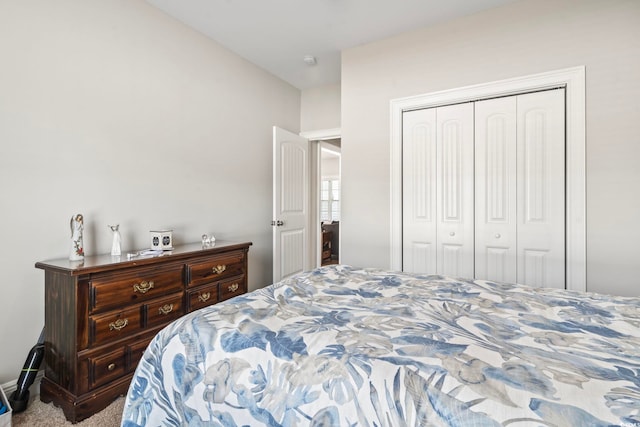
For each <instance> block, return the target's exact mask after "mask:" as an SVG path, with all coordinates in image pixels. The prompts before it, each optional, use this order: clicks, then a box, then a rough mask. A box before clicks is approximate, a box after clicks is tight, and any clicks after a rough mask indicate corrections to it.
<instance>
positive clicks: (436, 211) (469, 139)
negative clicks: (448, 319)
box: [402, 103, 474, 277]
mask: <svg viewBox="0 0 640 427" xmlns="http://www.w3.org/2000/svg"><path fill="white" fill-rule="evenodd" d="M402 152H403V172H402V175H403V182H402V185H403V190H402V198H403V211H402V212H403V223H402V227H403V230H402V234H403V239H402V241H403V270H404V271H409V272H418V273H431V274H434V273H437V274H444V275H449V276H459V277H473V276H474V253H473V252H474V245H473V241H474V240H473V239H474V234H473V226H474V224H473V221H474V220H473V191H474V190H473V104H470V103H467V104H459V105H451V106H445V107H438V108H429V109H423V110H416V111H411V112H406V113H404V114H403V148H402Z"/></svg>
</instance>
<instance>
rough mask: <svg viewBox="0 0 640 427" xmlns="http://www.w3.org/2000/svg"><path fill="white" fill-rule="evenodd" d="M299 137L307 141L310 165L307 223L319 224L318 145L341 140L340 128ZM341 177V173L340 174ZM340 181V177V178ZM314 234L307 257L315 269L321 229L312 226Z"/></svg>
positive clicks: (318, 261)
mask: <svg viewBox="0 0 640 427" xmlns="http://www.w3.org/2000/svg"><path fill="white" fill-rule="evenodd" d="M300 136H301V137H303V138H307V139H308V140H309V143H310V144H309V157H310V159H311V165H310V169H309V174H310V185H311V188H310V191H309V198H310V200H309V202H310V203H309V213H310V214H309V221H310V222H311V224H316V225H318V224H320V203H319V200H320V181H321V180H320V172H321V170H320V143H321V142H322V141H324V140H327V139H338V138H342V129H341V128H331V129H320V130H313V131H305V132H300ZM340 175H341V176H342V173H341V174H340ZM340 179H342V177H341V178H340ZM313 229H314V230H315V233H313V232H312V233H310V235H309V245H310V248H309V257H310V258H311V259H312V260H314V262H315V267H320V265H321V256H320V255H321V251H319V250H318V248H319V246H320V242H321V241H322V240H321V239H322V229H321V227H319V226H318V227H316V226H314V228H313Z"/></svg>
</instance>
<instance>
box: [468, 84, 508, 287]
mask: <svg viewBox="0 0 640 427" xmlns="http://www.w3.org/2000/svg"><path fill="white" fill-rule="evenodd" d="M475 121H476V130H475V134H476V141H475V143H476V155H475V164H476V195H475V197H476V227H475V228H476V242H475V245H476V259H475V262H476V277H477V278H479V279H487V280H495V281H502V282H515V281H516V280H517V273H516V256H517V250H516V244H517V234H516V202H517V199H516V179H517V176H516V97H515V96H509V97H504V98H495V99H489V100H486V101H478V102H476V103H475Z"/></svg>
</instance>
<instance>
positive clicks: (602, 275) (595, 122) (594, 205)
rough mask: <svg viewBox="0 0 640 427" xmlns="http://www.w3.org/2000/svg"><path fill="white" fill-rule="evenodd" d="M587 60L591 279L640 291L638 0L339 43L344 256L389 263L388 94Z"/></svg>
mask: <svg viewBox="0 0 640 427" xmlns="http://www.w3.org/2000/svg"><path fill="white" fill-rule="evenodd" d="M579 65H584V66H586V80H587V81H586V96H587V106H586V119H587V126H586V128H587V129H586V132H587V133H586V135H587V142H586V143H587V147H586V152H587V165H586V170H587V212H586V215H587V288H588V290H589V291H595V292H603V293H613V294H620V295H640V281H639V279H638V278H639V277H640V262H639V261H640V258H639V256H638V249H637V242H638V241H640V196H639V194H640V192H639V190H638V189H639V188H640V167H638V159H640V120H639V117H640V102H638V100H639V99H640V79H639V78H638V76H639V75H640V1H637V0H523V1H520V2H516V3H512V4H509V5H507V6H503V7H500V8H496V9H493V10H489V11H485V12H482V13H479V14H476V15H472V16H468V17H465V18H461V19H457V20H455V21H451V22H448V23H445V24H442V25H439V26H436V27H432V28H426V29H422V30H420V31H416V32H411V33H407V34H403V35H400V36H397V37H393V38H389V39H386V40H382V41H380V42H377V43H372V44H369V45H365V46H360V47H356V48H353V49H349V50H346V51H344V52H343V55H342V83H341V84H342V171H343V175H342V176H343V181H342V192H343V197H342V198H343V201H342V223H343V224H344V228H343V234H342V249H341V252H342V261H343V262H346V263H349V264H354V265H366V266H377V267H382V268H387V267H389V265H390V245H389V231H390V230H389V225H388V224H389V209H390V197H389V196H390V193H389V192H390V177H389V173H390V162H389V154H390V145H389V141H390V137H389V132H390V129H389V124H390V119H389V111H390V110H389V101H390V100H391V99H395V98H400V97H406V96H410V95H416V94H423V93H429V92H434V91H438V90H444V89H451V88H456V87H462V86H467V85H472V84H477V83H483V82H489V81H495V80H500V79H505V78H510V77H517V76H524V75H529V74H535V73H539V72H544V71H550V70H557V69H562V68H568V67H573V66H579Z"/></svg>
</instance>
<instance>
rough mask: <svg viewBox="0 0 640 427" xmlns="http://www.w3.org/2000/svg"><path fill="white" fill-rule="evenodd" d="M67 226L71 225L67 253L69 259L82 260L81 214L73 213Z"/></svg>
mask: <svg viewBox="0 0 640 427" xmlns="http://www.w3.org/2000/svg"><path fill="white" fill-rule="evenodd" d="M69 226H70V227H71V252H70V254H69V260H70V261H82V260H84V244H83V242H82V231H83V230H84V218H83V217H82V214H76V215H73V216H72V217H71V221H70V223H69Z"/></svg>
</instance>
